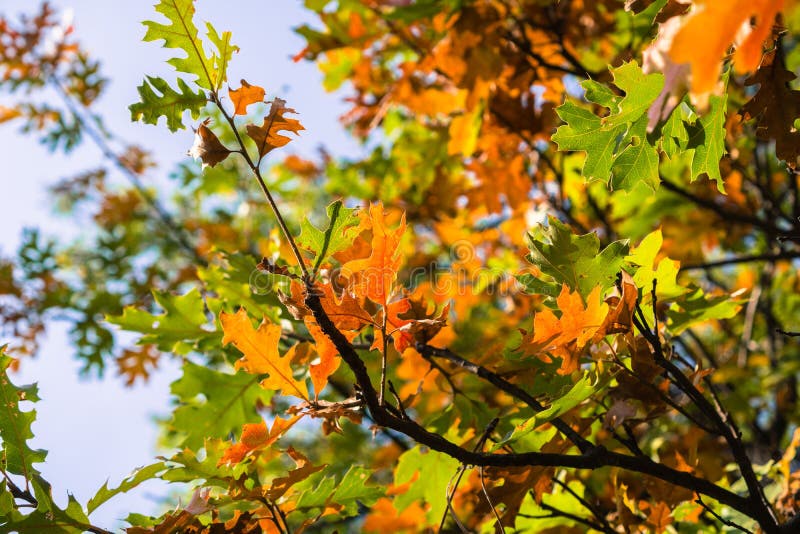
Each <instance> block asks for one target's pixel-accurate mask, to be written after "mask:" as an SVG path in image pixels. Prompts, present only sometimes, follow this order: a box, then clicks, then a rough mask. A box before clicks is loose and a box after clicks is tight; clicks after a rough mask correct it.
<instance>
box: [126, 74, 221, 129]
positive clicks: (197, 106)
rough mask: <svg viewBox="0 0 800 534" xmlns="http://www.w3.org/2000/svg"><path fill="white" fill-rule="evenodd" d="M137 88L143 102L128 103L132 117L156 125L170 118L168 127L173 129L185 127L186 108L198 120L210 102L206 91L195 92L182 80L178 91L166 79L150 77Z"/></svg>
mask: <svg viewBox="0 0 800 534" xmlns="http://www.w3.org/2000/svg"><path fill="white" fill-rule="evenodd" d="M137 90H138V91H139V96H140V97H141V99H142V101H141V102H137V103H136V104H131V105H130V106H128V109H129V110H130V112H131V120H133V121H142V122H144V123H145V124H154V125H155V124H158V119H160V118H161V117H166V119H167V127H168V128H169V129H170V131H172V132H175V131H178V130H180V129H182V128H185V126H184V124H183V112H184V111H189V112H190V114H191V116H192V118H193V119H197V118H198V117H199V116H200V110H201V109H203V107H204V106H205V105H206V102H207V99H206V95H205V93H204V92H203V91H198V92H197V93H193V92H192V90H191V88H189V86H188V85H187V84H186V82H184V81H183V80H181V79H178V91H175V90H174V89H173V88H172V87H170V85H169V84H168V83H167V82H166V81H165V80H163V79H161V78H154V77H152V76H147V78H146V79H145V81H144V83H143V84H142V85H140V86H139V88H138V89H137Z"/></svg>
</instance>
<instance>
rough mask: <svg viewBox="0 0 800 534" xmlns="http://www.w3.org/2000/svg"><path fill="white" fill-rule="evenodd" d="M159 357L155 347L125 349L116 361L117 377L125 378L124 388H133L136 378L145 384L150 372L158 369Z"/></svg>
mask: <svg viewBox="0 0 800 534" xmlns="http://www.w3.org/2000/svg"><path fill="white" fill-rule="evenodd" d="M159 357H160V353H159V352H158V351H157V350H156V347H155V345H144V346H142V347H137V348H136V349H127V350H125V351H124V352H123V353H122V354H121V355H120V356H119V357H118V358H117V359H116V362H117V375H119V376H123V377H125V385H126V386H133V385H134V383H136V380H137V379H138V378H141V379H142V381H143V382H147V380H148V379H149V378H150V373H151V372H152V370H153V369H155V368H157V367H158V359H159Z"/></svg>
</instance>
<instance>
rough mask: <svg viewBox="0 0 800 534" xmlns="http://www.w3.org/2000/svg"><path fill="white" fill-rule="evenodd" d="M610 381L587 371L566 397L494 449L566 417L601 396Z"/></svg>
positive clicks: (534, 416) (515, 431)
mask: <svg viewBox="0 0 800 534" xmlns="http://www.w3.org/2000/svg"><path fill="white" fill-rule="evenodd" d="M610 381H611V377H610V376H604V378H602V379H600V380H598V379H597V376H596V375H595V374H594V373H590V372H588V371H585V372H584V373H583V376H582V377H581V378H580V379H579V380H578V381H576V382H575V384H574V385H573V386H572V387H571V388H570V389H569V390H568V391H567V392H566V393H565V394H564V395H562V396H560V397H558V398H556V399H555V400H553V401H552V402H551V403H550V405H549V406H548V407H547V408H545V409H544V410H542V411H541V412H539V413H536V414H534V415H533V417H531V418H529V419H527V420H525V421H523V422H522V423H521V424H518V425H516V427H515V428H514V430H513V431H512V432H511V433H510V434H509V435H508V436H505V437H504V438H503V439H502V440H500V441H499V442H498V443H496V444H495V445H494V447H493V449H494V450H497V449H499V448H501V447H502V446H503V445H505V444H507V443H511V442H514V441H517V440H519V439H520V438H522V437H524V436H526V435H528V434H530V433H531V432H533V431H534V430H536V429H537V428H538V427H540V426H542V425H543V424H545V423H547V422H549V421H552V420H553V419H555V418H557V417H560V416H562V415H564V414H565V413H567V412H568V411H570V410H571V409H573V408H575V407H576V406H578V405H579V404H580V403H582V402H583V401H585V400H586V399H588V398H589V397H591V396H592V395H595V394H599V393H600V392H601V391H602V390H603V389H605V387H606V386H607V385H608V384H609V382H610Z"/></svg>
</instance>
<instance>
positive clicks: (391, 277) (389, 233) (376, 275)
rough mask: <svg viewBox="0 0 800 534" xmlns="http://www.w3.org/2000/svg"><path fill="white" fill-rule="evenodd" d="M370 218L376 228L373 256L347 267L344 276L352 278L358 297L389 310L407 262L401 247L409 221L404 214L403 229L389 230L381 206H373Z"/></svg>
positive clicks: (353, 288)
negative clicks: (393, 291) (403, 263)
mask: <svg viewBox="0 0 800 534" xmlns="http://www.w3.org/2000/svg"><path fill="white" fill-rule="evenodd" d="M366 217H367V218H368V221H369V223H370V224H371V227H372V241H371V251H370V256H369V257H368V258H362V259H357V260H351V261H348V262H347V263H345V264H344V265H343V266H342V276H344V277H345V278H349V280H350V287H349V289H350V290H351V291H352V292H353V294H354V295H356V296H357V297H359V298H363V297H366V298H369V299H370V300H371V301H372V302H375V303H376V304H381V305H383V306H384V307H386V305H387V302H388V300H389V296H390V295H391V293H392V286H393V284H394V281H395V279H396V278H397V270H398V269H399V268H400V264H401V263H402V261H403V257H402V255H401V254H400V251H399V250H398V246H399V244H400V239H401V238H402V237H403V233H404V232H405V230H406V218H405V214H403V216H402V218H401V219H400V225H399V226H398V227H397V228H395V229H393V230H392V229H389V228H388V227H387V222H386V216H385V214H384V211H383V203H381V202H378V203H376V204H373V205H371V206H370V208H369V213H368V215H366Z"/></svg>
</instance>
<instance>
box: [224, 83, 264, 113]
mask: <svg viewBox="0 0 800 534" xmlns="http://www.w3.org/2000/svg"><path fill="white" fill-rule="evenodd" d="M265 94H266V92H265V91H264V88H263V87H259V86H258V85H250V84H249V83H247V81H245V80H242V86H241V87H240V88H238V89H231V88H230V87H229V88H228V96H230V97H231V102H233V106H234V110H233V114H234V115H247V107H248V106H249V105H250V104H257V103H258V102H261V101H263V100H264V95H265Z"/></svg>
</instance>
